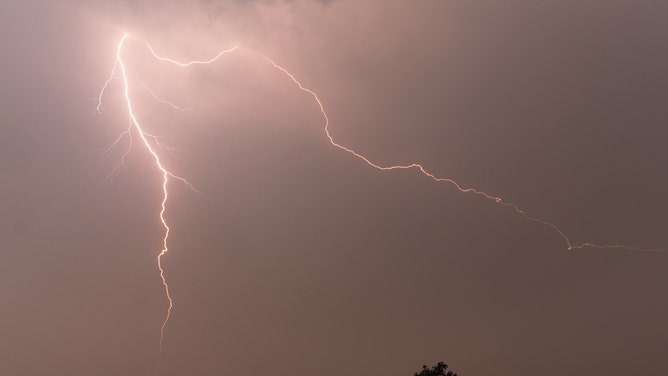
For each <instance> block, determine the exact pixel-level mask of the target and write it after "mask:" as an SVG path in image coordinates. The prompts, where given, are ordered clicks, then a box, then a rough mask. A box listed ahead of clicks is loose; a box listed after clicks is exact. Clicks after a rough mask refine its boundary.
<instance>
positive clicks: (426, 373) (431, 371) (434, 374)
mask: <svg viewBox="0 0 668 376" xmlns="http://www.w3.org/2000/svg"><path fill="white" fill-rule="evenodd" d="M447 369H448V365H447V364H445V363H443V362H438V364H437V365H435V366H433V367H431V368H429V367H427V366H422V371H420V373H417V372H415V376H457V374H456V373H454V372H452V371H447ZM446 371H447V372H446Z"/></svg>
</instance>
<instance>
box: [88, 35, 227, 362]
mask: <svg viewBox="0 0 668 376" xmlns="http://www.w3.org/2000/svg"><path fill="white" fill-rule="evenodd" d="M129 37H130V34H129V33H125V34H124V35H123V36H122V37H121V40H120V41H119V42H118V46H117V47H116V61H115V64H114V68H113V69H112V70H111V75H110V76H109V78H108V79H107V80H106V81H105V82H104V85H103V86H102V89H101V91H100V94H99V96H98V102H97V107H96V109H95V111H96V113H98V114H101V113H102V98H103V96H104V94H105V91H106V90H107V88H108V86H109V84H110V83H111V81H112V80H113V79H114V78H115V77H116V76H117V74H118V75H120V78H121V80H122V82H123V95H124V99H125V104H126V107H127V111H128V117H129V120H130V125H129V128H128V129H126V130H125V131H124V132H122V133H121V134H120V135H119V136H118V138H117V139H116V140H115V141H114V142H112V144H111V145H110V146H109V147H108V148H107V150H106V152H107V153H108V152H109V151H110V150H112V149H113V148H114V147H116V146H117V145H118V144H119V142H120V141H121V140H122V139H123V138H124V137H126V136H127V137H128V138H129V139H130V143H129V145H128V148H127V149H126V151H125V153H124V154H123V157H122V158H121V163H120V164H122V163H123V160H124V159H125V156H127V153H128V152H129V150H130V148H131V147H132V134H133V133H132V131H133V130H134V133H135V134H137V135H138V136H139V139H140V140H141V144H142V145H143V146H144V148H145V149H146V151H147V152H148V153H149V154H150V155H151V157H152V158H153V161H154V162H155V166H156V168H157V169H158V170H159V171H160V173H161V175H162V200H161V202H160V212H159V213H158V218H159V219H160V223H161V224H162V227H163V229H164V235H163V238H162V248H161V249H160V251H159V253H158V256H157V258H156V262H157V266H158V270H159V272H160V280H161V281H162V285H163V287H164V289H165V297H166V298H167V302H168V306H167V312H166V314H165V318H164V320H163V322H162V325H161V326H160V350H161V351H162V348H163V343H164V340H165V328H166V327H167V323H168V322H169V318H170V316H171V313H172V308H173V307H174V300H173V299H172V296H171V294H170V292H169V284H168V283H167V278H166V277H165V270H164V268H163V265H162V258H163V256H165V255H166V254H167V252H168V251H169V248H168V246H167V242H168V240H169V233H170V230H171V229H170V227H169V224H168V223H167V220H166V219H165V211H166V210H167V201H168V199H169V190H168V185H169V181H170V179H175V180H178V181H180V182H182V183H184V184H186V185H187V186H188V187H189V188H191V189H192V190H194V191H196V192H198V191H197V190H196V189H195V188H194V187H193V186H192V185H191V184H190V183H189V182H188V181H187V180H185V179H184V178H182V177H180V176H178V175H175V174H174V173H172V172H171V171H169V170H168V169H167V168H166V167H165V166H164V164H163V163H162V160H161V159H160V155H159V154H158V153H157V152H156V147H164V145H162V144H161V143H160V142H159V140H158V138H157V137H156V136H154V135H151V134H150V133H148V132H146V131H145V130H144V128H143V127H142V125H141V124H140V122H139V120H138V119H137V116H136V115H135V112H134V109H133V105H132V100H131V98H130V85H129V79H128V70H127V67H126V65H125V62H124V61H123V57H122V52H123V45H124V44H125V41H126V40H127V39H128V38H129ZM147 46H148V48H149V50H150V51H151V53H152V54H153V56H155V57H156V58H157V59H159V60H164V61H168V62H171V63H174V64H177V65H179V66H182V67H187V66H189V65H193V64H210V63H213V62H214V61H216V60H217V59H218V58H220V57H221V56H222V55H223V54H225V53H227V52H230V51H233V50H234V49H236V47H233V48H231V49H229V50H224V51H221V52H220V53H219V54H218V55H216V56H215V57H214V58H212V59H210V60H207V61H191V62H187V63H180V62H177V61H175V60H172V59H167V58H162V57H160V56H158V55H157V54H156V53H155V51H154V50H153V48H151V46H150V45H148V44H147ZM137 81H138V82H139V83H140V85H141V86H143V87H144V88H145V89H146V90H147V91H148V92H149V93H150V94H151V96H153V97H154V98H155V99H156V100H158V101H159V102H161V103H165V104H167V105H169V106H171V107H172V108H174V109H178V110H181V111H185V110H187V109H184V108H181V107H178V106H176V105H174V104H172V103H170V102H167V101H165V100H163V99H161V98H159V97H158V96H157V95H156V94H155V93H154V92H153V91H151V89H150V88H148V86H146V85H145V84H144V83H143V82H141V81H139V80H137ZM149 140H150V141H149ZM151 141H152V142H151ZM120 164H119V166H120ZM119 166H117V167H116V168H115V169H114V171H115V170H116V169H118V167H119ZM114 171H112V173H113V172H114ZM198 193H199V192H198Z"/></svg>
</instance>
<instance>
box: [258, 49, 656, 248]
mask: <svg viewBox="0 0 668 376" xmlns="http://www.w3.org/2000/svg"><path fill="white" fill-rule="evenodd" d="M263 57H264V58H265V59H266V60H267V61H269V63H271V65H273V66H274V68H276V69H278V70H279V71H281V72H283V73H284V74H285V75H286V76H288V77H289V78H290V80H292V82H293V83H295V85H297V87H299V89H300V90H302V91H304V92H306V93H308V94H310V95H311V96H312V97H313V99H314V100H315V102H316V103H317V104H318V107H319V109H320V113H321V114H322V116H323V118H324V119H325V127H324V130H325V135H326V136H327V139H328V140H329V143H330V144H331V145H332V146H335V147H337V148H339V149H341V150H343V151H345V152H347V153H349V154H352V155H353V156H355V157H356V158H358V159H360V160H362V161H363V162H364V163H366V164H367V165H369V166H371V167H373V168H375V169H377V170H381V171H390V170H408V169H417V170H418V171H420V173H422V175H424V176H426V177H428V178H430V179H431V180H433V181H435V182H444V183H449V184H451V185H453V186H454V187H455V188H456V189H457V190H458V191H460V192H462V193H471V194H475V195H478V196H481V197H483V198H485V199H487V200H491V201H494V202H495V203H497V204H499V205H501V206H505V207H508V208H511V209H512V210H514V211H515V212H516V213H517V214H519V215H521V216H522V217H524V218H525V219H527V220H529V221H531V222H535V223H539V224H541V225H544V226H547V227H549V228H551V229H552V230H553V231H554V232H555V233H556V234H557V235H559V236H560V237H561V238H562V239H563V240H564V242H565V243H566V247H567V249H568V250H573V249H582V248H585V247H590V248H600V249H604V248H617V249H625V250H629V251H641V252H664V250H662V249H644V248H639V247H633V246H628V245H623V244H595V243H590V242H585V243H581V244H577V245H573V243H572V242H571V240H570V238H569V237H568V236H567V235H566V234H565V233H564V232H563V231H562V230H561V229H560V228H559V227H557V225H555V224H554V223H552V222H548V221H546V220H543V219H540V218H537V217H533V216H530V215H529V214H527V212H526V211H525V210H523V209H521V208H520V207H519V206H517V205H515V204H512V203H509V202H505V201H503V199H502V198H501V197H498V196H493V195H490V194H488V193H486V192H483V191H480V190H477V189H475V188H464V187H462V186H461V185H460V184H459V183H457V182H456V181H455V180H453V179H450V178H441V177H437V176H436V175H434V174H433V173H431V172H429V171H428V170H427V169H425V168H424V166H422V165H421V164H419V163H411V164H406V165H393V166H381V165H379V164H377V163H374V162H372V161H371V160H370V159H369V158H367V157H366V156H364V155H363V154H361V153H359V152H357V151H355V150H353V149H350V148H348V147H346V146H343V145H341V144H339V143H337V142H336V141H334V138H333V137H332V135H331V133H330V132H329V117H328V116H327V113H326V112H325V107H324V106H323V104H322V102H321V101H320V98H319V97H318V94H316V93H315V92H314V91H313V90H311V89H308V88H306V87H304V85H302V83H301V82H300V81H299V80H297V78H296V77H295V76H294V75H293V74H292V73H290V72H289V71H288V70H287V69H285V68H283V67H282V66H280V65H278V64H276V62H275V61H274V60H272V59H270V58H269V57H267V56H264V55H263Z"/></svg>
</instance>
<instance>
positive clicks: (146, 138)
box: [95, 33, 665, 351]
mask: <svg viewBox="0 0 668 376" xmlns="http://www.w3.org/2000/svg"><path fill="white" fill-rule="evenodd" d="M129 37H130V34H129V33H126V34H124V35H123V36H122V37H121V39H120V41H119V43H118V46H117V48H116V61H115V64H114V67H113V69H112V71H111V75H110V76H109V78H108V79H107V80H106V81H105V82H104V84H103V85H102V89H101V91H100V94H99V96H98V99H97V107H96V110H95V111H96V113H98V114H101V113H102V98H103V96H104V93H105V91H106V90H107V88H108V86H109V85H110V83H111V81H112V80H113V79H114V78H115V77H116V76H117V75H120V77H121V79H122V82H123V93H124V100H125V104H126V107H127V111H128V117H129V120H130V125H129V127H128V129H126V130H125V131H123V132H122V133H121V134H120V135H119V136H118V138H117V139H116V140H115V141H114V142H113V143H112V144H111V145H110V146H109V147H108V148H107V149H106V153H108V152H110V150H112V149H113V148H115V147H116V146H117V145H118V144H119V143H120V141H121V140H122V139H123V138H125V137H126V136H127V137H128V138H129V140H130V143H129V145H128V148H127V149H126V151H125V153H124V154H123V156H122V157H121V162H120V163H119V166H120V165H122V163H123V161H124V159H125V157H126V156H127V153H128V152H129V150H130V148H131V147H132V134H133V130H134V133H136V134H137V135H138V136H139V139H140V140H141V144H142V145H143V146H144V148H145V149H146V151H147V152H148V153H149V154H150V155H151V156H152V158H153V160H154V162H155V167H156V168H157V169H158V171H160V173H161V175H162V200H161V203H160V212H159V214H158V217H159V219H160V223H161V224H162V227H163V229H164V236H163V238H162V249H161V250H160V251H159V253H158V256H157V266H158V270H159V271H160V279H161V280H162V284H163V286H164V290H165V296H166V298H167V301H168V303H169V304H168V308H167V312H166V314H165V318H164V320H163V322H162V325H161V327H160V349H161V351H162V348H163V342H164V338H165V328H166V326H167V323H168V322H169V318H170V315H171V312H172V308H173V307H174V301H173V299H172V296H171V295H170V292H169V284H168V283H167V278H166V277H165V271H164V269H163V266H162V257H163V256H164V255H165V254H167V252H168V250H169V248H168V246H167V242H168V239H169V233H170V227H169V225H168V223H167V220H166V219H165V210H166V207H167V201H168V199H169V191H168V184H169V182H170V179H175V180H178V181H180V182H182V183H184V184H186V185H187V186H188V187H189V188H191V189H193V190H194V191H196V190H195V189H194V187H193V186H192V185H191V184H190V183H189V182H188V181H186V180H185V179H183V178H181V177H179V176H177V175H175V174H173V173H172V172H170V171H169V170H168V169H167V168H166V167H164V165H163V163H162V161H161V159H160V155H159V154H158V152H157V151H156V147H162V148H166V147H165V146H164V145H163V144H161V143H160V142H159V140H158V138H157V137H156V136H154V135H151V134H150V133H147V132H146V131H145V130H144V129H143V128H142V126H141V124H140V123H139V120H138V119H137V117H136V115H135V113H134V110H133V105H132V100H131V98H130V94H129V91H130V90H129V83H128V81H129V79H128V71H127V67H126V65H125V62H124V61H123V58H122V50H123V45H124V43H125V41H126V40H127V39H128V38H129ZM146 46H147V48H148V49H149V51H150V52H151V54H152V55H153V57H154V58H155V59H157V60H160V61H166V62H169V63H172V64H175V65H177V66H179V67H184V68H185V67H189V66H192V65H206V64H212V63H215V62H216V61H217V60H218V59H219V58H220V57H222V56H223V55H225V54H227V53H231V52H233V51H235V50H236V49H237V48H238V47H239V46H234V47H232V48H229V49H225V50H222V51H220V52H219V53H218V54H217V55H215V56H214V57H213V58H211V59H208V60H192V61H187V62H180V61H178V60H174V59H171V58H167V57H163V56H160V55H158V54H157V53H156V52H155V50H154V49H153V48H152V47H151V46H150V45H149V44H148V43H146ZM259 55H260V56H262V57H263V58H264V59H265V60H266V61H267V62H269V64H271V65H272V66H273V67H274V68H275V69H277V70H278V71H280V72H281V73H282V74H284V75H285V76H287V77H288V78H289V79H290V80H291V81H292V82H293V83H294V84H295V85H296V86H297V87H298V88H299V89H300V90H301V91H303V92H305V93H307V94H309V95H310V96H311V97H312V98H313V100H314V101H315V102H316V104H317V105H318V108H319V110H320V113H321V114H322V116H323V118H324V121H325V123H324V131H325V135H326V137H327V139H328V140H329V143H330V144H331V145H332V146H334V147H336V148H338V149H340V150H342V151H344V152H346V153H349V154H351V155H353V156H354V157H356V158H358V159H359V160H361V161H362V162H364V163H365V164H367V165H369V166H371V167H373V168H375V169H377V170H380V171H390V170H409V169H413V170H418V171H419V172H420V173H421V174H422V175H424V176H426V177H427V178H429V179H431V180H433V181H434V182H437V183H448V184H450V185H452V186H454V187H455V188H456V189H457V190H458V191H459V192H462V193H470V194H474V195H477V196H480V197H482V198H483V199H486V200H490V201H492V202H494V203H496V204H498V205H501V206H504V207H507V208H510V209H512V210H513V211H514V212H515V213H517V214H519V215H520V216H522V217H523V218H525V219H526V220H528V221H530V222H534V223H538V224H540V225H543V226H547V227H549V228H550V229H552V230H553V231H554V232H555V233H556V234H557V235H558V236H559V237H561V238H562V239H563V241H564V243H565V245H566V248H567V249H568V250H574V249H583V248H598V249H622V250H628V251H640V252H665V250H663V249H651V248H640V247H635V246H628V245H623V244H597V243H591V242H583V243H579V244H575V243H573V242H572V241H571V239H570V238H569V237H568V236H567V235H566V233H564V232H563V231H562V230H561V229H560V228H559V227H558V226H557V225H555V224H554V223H552V222H549V221H546V220H543V219H541V218H538V217H534V216H531V215H529V214H527V212H526V211H525V210H524V209H521V208H520V207H519V206H517V205H515V204H512V203H509V202H506V201H504V200H503V199H502V198H501V197H498V196H494V195H491V194H489V193H486V192H484V191H481V190H478V189H476V188H467V187H463V186H461V185H460V184H459V183H457V181H455V180H454V179H451V178H442V177H438V176H436V175H434V174H433V173H431V172H429V171H428V170H427V169H425V168H424V166H422V165H421V164H419V163H410V164H405V165H391V166H382V165H379V164H377V163H375V162H373V161H371V160H370V159H369V158H368V157H366V156H365V155H364V154H361V153H359V152H357V151H355V150H353V149H351V148H348V147H346V146H344V145H341V144H339V143H337V142H336V141H335V140H334V138H333V137H332V135H331V133H330V131H329V117H328V116H327V112H326V111H325V106H324V105H323V104H322V101H321V100H320V98H319V97H318V95H317V94H316V93H315V92H314V91H313V90H311V89H308V88H306V87H304V85H302V83H301V82H300V81H299V80H298V79H297V78H296V77H295V76H294V75H293V74H292V73H290V72H289V71H288V70H287V69H286V68H284V67H283V66H281V65H279V64H277V63H276V62H275V61H274V60H272V59H271V58H269V57H267V56H264V55H262V54H259ZM136 80H137V82H139V83H140V85H141V86H143V87H144V88H145V89H146V90H147V91H148V92H149V94H151V96H153V97H154V98H155V99H156V100H157V101H159V102H161V103H164V104H167V105H169V106H171V107H172V108H174V109H177V110H182V111H185V110H188V109H187V108H182V107H179V106H176V105H174V104H172V103H170V102H167V101H165V100H163V99H161V98H159V97H158V96H157V95H156V94H155V93H154V92H153V91H151V89H150V88H149V87H148V86H146V85H145V84H144V83H143V82H141V81H140V80H139V79H136ZM119 166H117V167H116V168H115V169H114V171H115V170H116V169H118V167H119ZM112 173H113V171H112ZM196 192H197V191H196ZM198 193H199V192H198Z"/></svg>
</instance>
